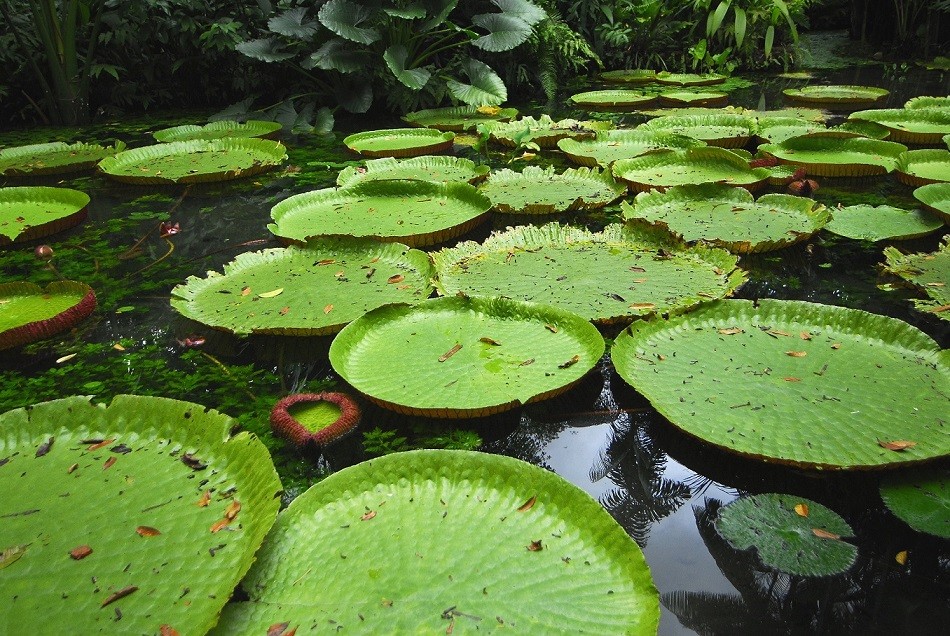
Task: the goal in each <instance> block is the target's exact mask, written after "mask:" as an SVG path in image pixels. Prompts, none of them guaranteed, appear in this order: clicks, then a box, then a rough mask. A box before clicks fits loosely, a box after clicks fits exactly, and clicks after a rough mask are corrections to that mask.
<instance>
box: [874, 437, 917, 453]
mask: <svg viewBox="0 0 950 636" xmlns="http://www.w3.org/2000/svg"><path fill="white" fill-rule="evenodd" d="M877 444H878V446H880V447H881V448H886V449H887V450H892V451H902V450H907V449H908V448H913V447H914V446H917V442H909V441H907V440H904V439H897V440H893V441H890V442H886V441H884V440H880V439H879V440H877Z"/></svg>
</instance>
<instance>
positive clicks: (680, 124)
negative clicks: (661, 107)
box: [641, 113, 756, 148]
mask: <svg viewBox="0 0 950 636" xmlns="http://www.w3.org/2000/svg"><path fill="white" fill-rule="evenodd" d="M641 128H644V129H648V130H666V131H670V132H677V131H681V130H683V129H687V130H689V131H690V133H686V132H680V133H679V134H684V135H687V136H689V137H694V138H696V139H700V140H702V141H705V142H706V143H707V144H709V145H710V146H718V147H720V148H742V147H743V146H745V145H746V144H747V143H748V142H749V140H750V139H751V138H752V137H753V136H754V135H755V132H756V123H755V120H754V119H752V118H751V117H747V116H745V115H735V114H732V113H711V114H708V115H662V116H660V117H656V118H654V119H651V120H650V121H648V122H647V123H645V124H643V125H642V126H641ZM720 129H722V130H720ZM723 133H729V134H723Z"/></svg>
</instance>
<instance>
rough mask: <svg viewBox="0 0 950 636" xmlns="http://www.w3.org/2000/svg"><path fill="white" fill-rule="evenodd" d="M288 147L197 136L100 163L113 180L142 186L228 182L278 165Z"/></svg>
mask: <svg viewBox="0 0 950 636" xmlns="http://www.w3.org/2000/svg"><path fill="white" fill-rule="evenodd" d="M285 159H287V149H286V148H284V146H283V144H281V143H280V142H277V141H269V140H267V139H240V138H236V139H231V138H224V139H195V140H192V141H174V142H171V143H165V144H158V145H155V146H144V147H142V148H135V149H134V150H125V151H123V152H120V153H119V154H117V155H115V156H114V157H107V158H106V159H103V160H102V161H100V162H99V171H100V172H102V173H104V174H105V175H106V176H108V177H109V178H111V179H115V180H116V181H122V182H125V183H135V184H140V185H148V184H170V183H202V182H209V181H228V180H231V179H239V178H241V177H248V176H251V175H255V174H259V173H261V172H264V171H266V170H272V169H273V168H276V167H277V166H279V165H280V164H281V163H283V162H284V160H285Z"/></svg>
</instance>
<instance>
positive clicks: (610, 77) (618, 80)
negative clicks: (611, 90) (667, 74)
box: [600, 68, 656, 84]
mask: <svg viewBox="0 0 950 636" xmlns="http://www.w3.org/2000/svg"><path fill="white" fill-rule="evenodd" d="M600 79H602V80H604V81H605V82H611V83H615V84H649V83H650V82H653V81H655V80H656V71H654V70H652V69H645V68H628V69H620V70H615V71H604V72H603V73H601V74H600Z"/></svg>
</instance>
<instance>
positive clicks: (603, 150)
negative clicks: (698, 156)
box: [557, 127, 706, 168]
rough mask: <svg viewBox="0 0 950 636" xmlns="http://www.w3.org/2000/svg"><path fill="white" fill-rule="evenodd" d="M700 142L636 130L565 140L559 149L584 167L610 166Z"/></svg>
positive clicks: (670, 134) (599, 133) (702, 143)
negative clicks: (617, 162) (649, 153)
mask: <svg viewBox="0 0 950 636" xmlns="http://www.w3.org/2000/svg"><path fill="white" fill-rule="evenodd" d="M705 145H706V142H705V141H700V140H698V139H694V138H692V137H686V136H685V135H677V134H676V133H668V132H664V131H657V130H648V129H645V128H642V127H641V128H636V129H634V130H629V129H618V130H603V131H598V132H597V137H596V139H582V140H577V139H572V138H569V137H568V138H565V139H561V140H559V141H558V142H557V147H558V149H559V150H560V151H561V152H563V153H564V154H565V155H567V156H568V157H569V158H570V159H571V161H573V162H574V163H578V164H580V165H582V166H589V167H591V168H593V167H594V166H597V165H601V166H609V165H610V164H612V163H613V162H614V161H617V160H618V159H632V158H633V157H638V156H640V155H642V154H646V153H648V152H651V151H653V150H660V149H671V150H672V149H677V148H679V149H684V148H695V147H698V146H705Z"/></svg>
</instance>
